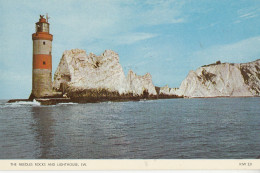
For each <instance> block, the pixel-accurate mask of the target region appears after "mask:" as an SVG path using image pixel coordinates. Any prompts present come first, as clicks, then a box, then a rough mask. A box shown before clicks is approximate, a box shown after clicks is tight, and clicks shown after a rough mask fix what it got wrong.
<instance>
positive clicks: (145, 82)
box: [53, 49, 157, 102]
mask: <svg viewBox="0 0 260 173" xmlns="http://www.w3.org/2000/svg"><path fill="white" fill-rule="evenodd" d="M53 88H54V90H56V91H61V92H63V94H64V97H69V98H72V99H74V100H76V101H78V102H79V101H80V100H82V99H83V98H84V99H83V100H85V101H88V102H91V101H94V102H95V101H106V100H132V99H134V100H135V99H138V98H154V97H157V93H156V91H155V87H154V85H153V83H152V76H151V75H150V74H149V73H147V74H145V75H144V76H139V75H136V74H135V73H134V72H133V71H132V70H130V71H129V73H128V76H127V78H126V77H125V75H124V72H123V69H122V67H121V65H120V64H119V56H118V54H117V53H115V52H113V51H112V50H106V51H105V52H104V53H103V54H102V55H100V56H96V55H95V54H93V53H90V54H89V55H87V54H86V52H85V51H84V50H80V49H73V50H70V51H65V52H64V53H63V56H62V58H61V60H60V63H59V66H58V68H57V70H56V72H55V74H54V82H53Z"/></svg>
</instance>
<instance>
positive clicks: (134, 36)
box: [115, 33, 157, 44]
mask: <svg viewBox="0 0 260 173" xmlns="http://www.w3.org/2000/svg"><path fill="white" fill-rule="evenodd" d="M156 36H157V34H151V33H129V34H126V35H121V36H118V38H117V40H115V41H116V42H117V44H133V43H135V42H138V41H142V40H147V39H151V38H154V37H156Z"/></svg>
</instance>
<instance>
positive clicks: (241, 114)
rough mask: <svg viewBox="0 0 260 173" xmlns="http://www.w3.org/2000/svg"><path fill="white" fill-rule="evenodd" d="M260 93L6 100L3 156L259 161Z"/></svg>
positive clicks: (0, 126)
mask: <svg viewBox="0 0 260 173" xmlns="http://www.w3.org/2000/svg"><path fill="white" fill-rule="evenodd" d="M259 156H260V97H253V98H193V99H161V100H141V101H128V102H101V103H85V104H76V103H67V104H57V105H51V106H41V105H40V104H39V103H38V102H36V101H33V102H16V103H7V100H0V159H256V158H258V157H259Z"/></svg>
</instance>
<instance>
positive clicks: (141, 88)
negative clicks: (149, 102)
mask: <svg viewBox="0 0 260 173" xmlns="http://www.w3.org/2000/svg"><path fill="white" fill-rule="evenodd" d="M127 82H128V84H129V86H130V90H131V92H132V93H133V95H134V96H136V95H138V96H140V95H142V94H144V92H148V94H149V95H154V96H155V95H157V93H156V90H155V86H154V85H153V81H152V76H151V74H149V73H146V74H145V75H144V76H139V75H136V74H135V73H134V72H133V71H132V70H129V72H128V75H127Z"/></svg>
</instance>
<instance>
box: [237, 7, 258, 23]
mask: <svg viewBox="0 0 260 173" xmlns="http://www.w3.org/2000/svg"><path fill="white" fill-rule="evenodd" d="M259 12H260V9H259V8H255V7H254V8H244V9H240V10H238V15H239V19H240V20H247V19H251V18H255V17H257V16H258V14H259Z"/></svg>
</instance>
